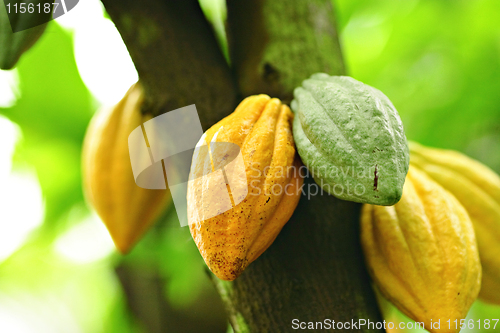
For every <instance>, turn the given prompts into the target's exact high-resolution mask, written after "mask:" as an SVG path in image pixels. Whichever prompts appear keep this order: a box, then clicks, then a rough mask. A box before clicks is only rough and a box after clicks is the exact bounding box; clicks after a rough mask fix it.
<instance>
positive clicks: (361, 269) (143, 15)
mask: <svg viewBox="0 0 500 333" xmlns="http://www.w3.org/2000/svg"><path fill="white" fill-rule="evenodd" d="M103 2H104V4H105V6H106V9H107V11H108V13H109V14H110V16H111V18H112V19H113V20H114V22H115V24H116V25H117V27H118V30H119V31H120V33H121V34H122V37H123V39H124V41H125V43H126V45H127V47H128V49H129V51H130V54H131V56H132V59H133V61H134V63H135V65H136V67H137V70H138V72H139V76H140V78H141V81H142V83H143V85H144V87H145V90H146V92H147V95H148V101H149V104H148V108H150V110H152V111H153V112H154V113H155V114H160V113H162V112H166V111H170V110H173V109H175V108H178V107H182V106H186V105H189V104H193V103H194V104H196V106H197V109H198V112H199V113H200V117H201V120H202V125H203V128H204V129H207V128H208V127H209V126H211V125H213V124H214V123H215V122H217V121H218V120H220V119H221V118H222V117H223V116H225V115H227V114H229V113H230V112H231V111H232V110H233V109H234V107H235V105H236V104H237V102H238V101H239V100H240V99H241V96H243V97H246V96H248V95H251V94H258V93H267V94H269V95H271V96H272V97H279V98H281V99H282V100H283V101H285V102H287V103H288V102H290V100H291V99H292V96H293V89H294V88H295V87H297V86H299V85H300V83H301V81H302V80H304V79H306V78H307V77H309V76H310V75H311V74H313V73H315V72H326V73H329V74H344V71H345V69H344V68H345V67H344V64H343V61H342V55H341V51H340V46H339V41H338V36H337V29H336V25H335V17H334V12H333V8H332V5H331V2H330V0H286V1H285V0H228V1H227V8H228V22H227V32H228V39H229V51H230V52H229V53H230V56H231V62H232V69H229V67H228V66H227V64H226V62H225V61H224V57H223V55H222V53H221V52H220V50H219V48H218V45H217V42H216V39H215V37H214V36H213V33H212V30H211V29H210V26H209V24H208V23H207V22H206V20H205V18H204V17H203V14H202V12H201V10H200V7H199V5H198V2H197V1H195V0H182V1H174V0H145V1H141V2H137V1H132V0H125V1H124V0H103ZM233 78H235V79H233ZM318 189H319V188H318V187H317V186H315V183H314V181H312V180H311V179H310V178H308V179H306V182H305V185H304V191H305V192H306V195H303V196H302V198H301V200H300V203H299V205H298V207H297V210H296V211H295V213H294V215H293V217H292V219H291V220H290V221H289V222H288V223H287V225H286V226H285V227H284V228H283V230H282V232H281V233H280V235H279V236H278V237H277V239H276V241H275V242H274V244H273V245H272V246H271V247H270V248H269V249H268V250H267V251H266V252H265V253H264V254H263V255H262V256H261V257H259V258H258V259H257V260H256V261H255V262H254V263H252V264H251V265H250V266H249V267H248V268H247V270H246V271H245V272H244V273H243V274H242V275H241V276H240V277H239V278H238V279H236V280H235V281H234V282H226V281H221V280H219V279H217V278H216V277H215V276H213V275H211V277H212V280H213V282H214V284H215V286H216V288H217V290H218V291H219V293H220V295H221V297H222V299H223V301H224V303H225V305H226V308H227V310H228V313H229V319H230V322H231V324H232V326H233V328H234V331H235V332H282V331H291V330H292V320H293V319H298V320H300V321H314V322H316V321H323V320H324V319H329V320H335V323H337V322H349V323H351V322H352V321H355V322H357V321H358V319H365V320H367V321H368V320H370V321H372V322H378V321H381V317H380V313H379V310H378V307H377V303H376V300H375V297H374V294H373V292H372V290H371V288H370V282H369V277H368V275H367V272H366V269H365V266H364V261H363V256H362V253H361V247H360V243H359V228H358V225H359V222H358V219H359V211H360V205H359V204H355V203H352V202H345V201H341V200H337V199H335V198H334V197H332V196H330V195H327V194H326V193H324V192H321V190H319V191H320V192H319V193H316V194H314V191H317V190H318ZM311 191H312V192H311ZM307 193H309V195H307ZM335 327H338V326H335ZM324 328H326V327H324ZM352 331H353V332H356V331H360V332H361V331H362V332H374V331H379V330H376V329H368V328H367V327H366V326H364V327H359V326H358V329H355V328H353V329H352Z"/></svg>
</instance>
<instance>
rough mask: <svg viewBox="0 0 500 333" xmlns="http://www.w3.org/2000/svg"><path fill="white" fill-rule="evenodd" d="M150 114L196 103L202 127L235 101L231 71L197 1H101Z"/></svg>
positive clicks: (217, 119) (219, 117)
mask: <svg viewBox="0 0 500 333" xmlns="http://www.w3.org/2000/svg"><path fill="white" fill-rule="evenodd" d="M103 3H104V5H105V7H106V10H107V11H108V14H109V15H110V17H111V18H112V19H113V21H114V23H115V24H116V27H117V28H118V30H119V31H120V34H121V36H122V38H123V40H124V42H125V44H126V45H127V48H128V50H129V52H130V55H131V57H132V60H133V61H134V64H135V66H136V68H137V71H138V72H139V77H140V80H141V82H142V85H143V86H144V89H145V91H146V94H147V97H146V98H147V102H148V103H147V107H146V108H147V109H148V111H152V112H153V113H154V114H160V113H163V112H168V111H171V110H174V109H177V108H179V107H183V106H186V105H190V104H196V107H197V109H198V114H199V115H200V119H201V123H202V126H203V128H204V129H205V130H206V129H208V128H209V127H210V126H212V125H213V124H214V123H216V122H217V121H219V120H220V119H221V118H222V117H224V116H226V115H228V114H229V113H231V112H232V111H233V110H234V108H235V106H236V104H237V102H238V101H237V98H238V97H237V91H236V86H235V84H234V81H233V78H232V74H231V72H230V70H229V67H228V65H227V63H226V60H225V59H224V56H223V55H222V53H221V51H220V49H219V46H218V44H217V41H216V38H215V36H214V34H213V31H212V28H211V26H210V24H209V23H208V22H207V20H206V19H205V17H204V15H203V12H202V11H201V8H200V6H199V4H198V1H197V0H182V1H180V0H164V1H161V0H143V1H136V0H103Z"/></svg>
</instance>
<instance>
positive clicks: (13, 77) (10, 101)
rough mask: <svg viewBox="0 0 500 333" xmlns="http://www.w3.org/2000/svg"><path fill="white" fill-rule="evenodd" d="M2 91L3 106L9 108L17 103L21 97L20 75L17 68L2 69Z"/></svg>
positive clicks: (0, 83)
mask: <svg viewBox="0 0 500 333" xmlns="http://www.w3.org/2000/svg"><path fill="white" fill-rule="evenodd" d="M0 92H1V93H0V107H1V108H8V107H11V106H12V105H14V104H15V103H16V100H17V98H18V97H19V76H18V74H17V70H16V69H12V70H10V71H4V70H1V69H0Z"/></svg>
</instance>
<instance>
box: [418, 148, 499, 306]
mask: <svg viewBox="0 0 500 333" xmlns="http://www.w3.org/2000/svg"><path fill="white" fill-rule="evenodd" d="M410 151H411V158H410V162H411V163H412V164H413V165H416V166H418V167H419V168H420V169H422V170H423V171H425V172H426V173H427V174H428V175H429V176H430V177H431V178H432V179H434V180H435V181H436V182H438V183H439V184H440V185H441V186H443V187H444V188H445V189H446V190H448V191H449V192H451V193H452V194H453V195H454V196H455V197H456V198H457V199H458V200H459V201H460V203H461V204H462V206H464V208H465V209H466V210H467V212H468V213H469V216H470V218H471V220H472V223H473V225H474V229H475V232H476V238H477V245H478V249H479V256H480V257H481V265H482V268H483V281H482V287H481V291H480V293H479V298H481V299H483V300H485V301H488V302H491V303H496V304H500V177H499V176H498V175H497V174H496V173H495V172H494V171H492V170H491V169H489V168H488V167H486V166H485V165H483V164H481V163H479V162H478V161H475V160H473V159H471V158H469V157H467V156H465V155H464V154H461V153H459V152H457V151H452V150H445V149H435V148H429V147H425V146H422V145H420V144H418V143H415V142H411V143H410Z"/></svg>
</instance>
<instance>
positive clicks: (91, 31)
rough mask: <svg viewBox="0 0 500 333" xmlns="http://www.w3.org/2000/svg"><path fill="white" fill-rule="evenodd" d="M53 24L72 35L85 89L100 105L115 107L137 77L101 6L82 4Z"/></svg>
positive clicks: (91, 2)
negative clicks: (57, 24) (71, 32)
mask: <svg viewBox="0 0 500 333" xmlns="http://www.w3.org/2000/svg"><path fill="white" fill-rule="evenodd" d="M56 22H57V23H59V24H60V25H61V26H62V27H64V28H66V29H68V30H70V31H73V34H74V35H73V36H74V37H73V38H74V42H73V43H74V50H75V60H76V64H77V66H78V71H79V73H80V76H81V77H82V80H83V82H84V83H85V85H86V86H87V88H88V89H89V90H90V92H91V93H92V94H93V95H94V97H95V98H96V99H97V100H98V101H99V102H100V103H101V104H104V105H113V104H116V103H117V102H118V101H119V100H120V99H121V98H122V97H123V95H124V94H125V92H126V91H127V90H128V89H129V88H130V86H131V85H132V84H134V83H135V82H136V81H137V80H138V79H139V76H138V74H137V71H136V69H135V66H134V64H133V62H132V59H131V58H130V55H129V53H128V50H127V48H126V46H125V44H124V43H123V40H122V38H121V36H120V33H119V32H118V30H117V29H116V27H115V25H114V24H113V22H112V21H111V20H109V19H107V18H105V17H104V11H103V7H102V3H101V2H100V1H97V0H87V1H81V2H80V3H79V4H78V6H77V7H75V9H73V10H72V11H70V12H69V13H68V14H66V15H63V16H61V17H60V18H58V19H57V20H56Z"/></svg>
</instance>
